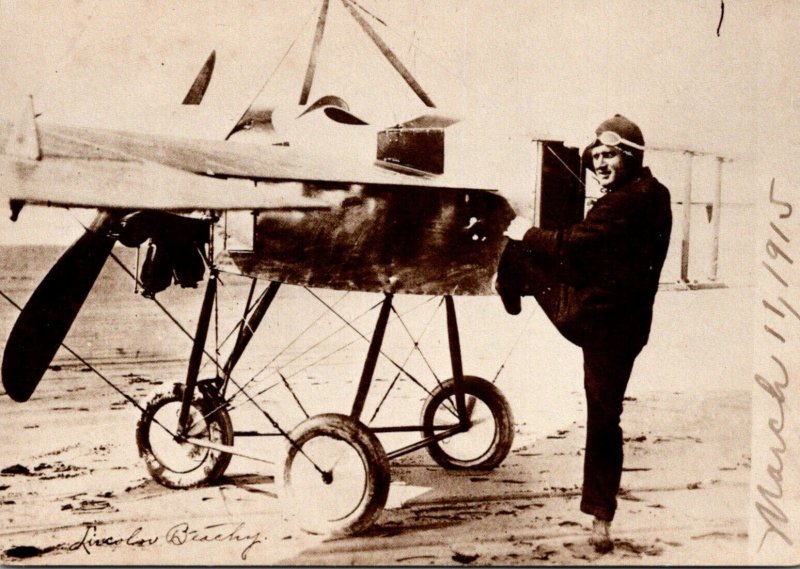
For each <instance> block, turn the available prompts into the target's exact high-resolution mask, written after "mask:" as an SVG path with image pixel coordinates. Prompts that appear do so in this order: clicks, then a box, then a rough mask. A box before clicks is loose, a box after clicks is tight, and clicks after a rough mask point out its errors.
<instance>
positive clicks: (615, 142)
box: [595, 130, 644, 150]
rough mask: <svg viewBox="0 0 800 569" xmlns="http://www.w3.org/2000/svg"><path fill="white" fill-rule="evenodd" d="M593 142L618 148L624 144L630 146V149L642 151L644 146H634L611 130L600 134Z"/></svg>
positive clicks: (633, 143)
mask: <svg viewBox="0 0 800 569" xmlns="http://www.w3.org/2000/svg"><path fill="white" fill-rule="evenodd" d="M595 141H599V142H600V143H601V144H604V145H606V146H619V145H620V144H625V145H626V146H630V147H631V148H635V149H637V150H644V146H642V145H641V144H636V143H635V142H631V141H630V140H628V139H626V138H622V137H621V136H620V135H618V134H617V133H616V132H614V131H613V130H607V131H604V132H601V133H600V134H598V135H597V138H595Z"/></svg>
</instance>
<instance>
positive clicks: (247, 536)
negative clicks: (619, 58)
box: [63, 522, 265, 560]
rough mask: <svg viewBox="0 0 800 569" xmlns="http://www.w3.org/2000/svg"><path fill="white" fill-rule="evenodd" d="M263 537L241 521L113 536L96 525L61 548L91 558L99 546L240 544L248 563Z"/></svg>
mask: <svg viewBox="0 0 800 569" xmlns="http://www.w3.org/2000/svg"><path fill="white" fill-rule="evenodd" d="M264 541H265V538H264V537H263V536H262V535H261V532H260V531H250V530H247V529H246V528H245V524H244V522H238V523H237V522H228V523H220V524H213V525H208V526H203V527H202V528H193V527H192V526H191V525H190V524H189V523H187V522H181V523H178V524H175V525H174V526H172V527H171V528H169V529H168V530H167V531H166V532H164V533H163V534H151V535H147V533H146V531H145V529H144V527H143V526H139V527H137V528H136V529H134V530H133V531H132V532H131V533H130V534H128V535H124V534H123V535H122V536H113V535H103V534H101V533H100V532H99V531H98V529H97V526H96V525H88V526H86V528H85V530H84V533H83V536H82V537H81V538H80V539H78V540H77V541H75V542H73V543H69V544H65V545H64V547H63V549H66V550H68V551H75V552H84V553H86V554H87V555H91V554H92V551H93V550H95V549H97V548H101V547H112V548H116V547H126V546H127V547H137V548H143V547H150V546H154V545H156V544H166V545H168V546H175V547H181V546H188V545H190V544H192V543H226V542H227V543H239V544H241V545H242V546H243V549H242V551H241V558H242V560H247V555H248V554H249V553H250V552H251V550H252V549H253V548H254V547H255V546H256V545H258V544H260V543H263V542H264Z"/></svg>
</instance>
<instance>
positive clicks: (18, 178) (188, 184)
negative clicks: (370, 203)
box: [0, 156, 331, 212]
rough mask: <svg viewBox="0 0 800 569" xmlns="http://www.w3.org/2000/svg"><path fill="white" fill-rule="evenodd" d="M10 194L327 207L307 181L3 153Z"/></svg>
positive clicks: (2, 176)
mask: <svg viewBox="0 0 800 569" xmlns="http://www.w3.org/2000/svg"><path fill="white" fill-rule="evenodd" d="M0 181H1V182H0V183H2V188H3V189H2V190H0V191H2V192H3V193H5V194H6V195H7V197H8V198H9V199H12V200H19V201H21V202H25V203H29V204H38V205H57V206H62V207H86V208H100V209H137V210H138V209H157V210H164V211H175V212H179V211H194V210H206V209H214V210H237V209H239V210H241V209H245V210H252V209H270V210H281V209H292V210H300V209H328V208H330V207H331V203H330V202H328V201H325V200H322V199H318V198H313V197H308V196H304V195H303V187H302V184H297V183H280V182H277V183H270V184H255V183H253V182H252V181H250V180H245V179H222V178H215V177H210V176H197V175H195V174H191V173H187V172H185V171H182V170H177V169H175V168H169V167H166V166H161V165H159V164H155V163H152V162H135V161H113V160H102V161H101V160H81V159H68V158H67V159H65V158H53V159H47V160H42V161H34V160H25V159H18V158H11V157H7V156H3V157H0Z"/></svg>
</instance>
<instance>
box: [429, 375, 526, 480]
mask: <svg viewBox="0 0 800 569" xmlns="http://www.w3.org/2000/svg"><path fill="white" fill-rule="evenodd" d="M464 397H465V400H466V405H467V412H468V413H469V421H470V425H469V429H468V430H466V431H464V432H461V433H456V434H455V435H453V436H452V437H448V438H446V439H444V440H441V441H437V442H433V443H431V444H430V445H428V447H427V449H428V453H429V454H430V455H431V458H433V460H435V461H436V462H437V463H438V464H439V465H440V466H443V467H444V468H447V469H452V470H467V469H475V470H491V469H493V468H496V467H498V466H499V465H500V464H501V463H502V462H503V460H504V459H505V458H506V456H507V455H508V453H509V451H510V450H511V443H512V442H513V441H514V419H513V417H512V415H511V407H509V405H508V401H506V398H505V397H503V394H502V393H500V391H499V390H498V389H497V387H495V386H494V384H492V383H490V382H488V381H486V380H485V379H481V378H480V377H474V376H465V377H464ZM456 425H458V416H457V414H456V397H455V382H454V381H453V380H452V379H449V380H447V381H446V382H444V383H443V384H442V385H441V386H439V387H437V388H436V389H435V390H434V391H433V393H432V394H431V396H430V397H429V398H428V400H427V401H426V402H425V406H424V407H423V410H422V427H423V435H424V436H425V437H432V436H433V435H434V434H438V433H441V432H442V429H441V427H443V426H451V427H452V426H456Z"/></svg>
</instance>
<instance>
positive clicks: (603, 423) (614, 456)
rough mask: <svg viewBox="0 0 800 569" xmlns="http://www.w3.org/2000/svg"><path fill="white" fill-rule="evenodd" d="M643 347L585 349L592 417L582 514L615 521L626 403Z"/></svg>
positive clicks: (586, 376) (584, 368) (589, 430)
mask: <svg viewBox="0 0 800 569" xmlns="http://www.w3.org/2000/svg"><path fill="white" fill-rule="evenodd" d="M641 349H642V348H641V346H624V345H622V346H621V345H609V346H597V347H595V346H592V347H584V348H583V370H584V378H583V385H584V389H585V390H586V403H587V411H588V418H587V423H586V448H585V450H584V461H583V496H582V498H581V511H582V512H585V513H587V514H590V515H593V516H595V517H596V518H598V519H601V520H607V521H611V520H613V519H614V512H615V511H616V509H617V492H618V491H619V484H620V477H621V476H622V429H621V428H620V424H619V422H620V416H621V415H622V401H623V398H624V397H625V388H626V387H627V385H628V379H630V376H631V370H632V369H633V362H634V360H635V359H636V356H637V355H638V354H639V352H640V351H641Z"/></svg>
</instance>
